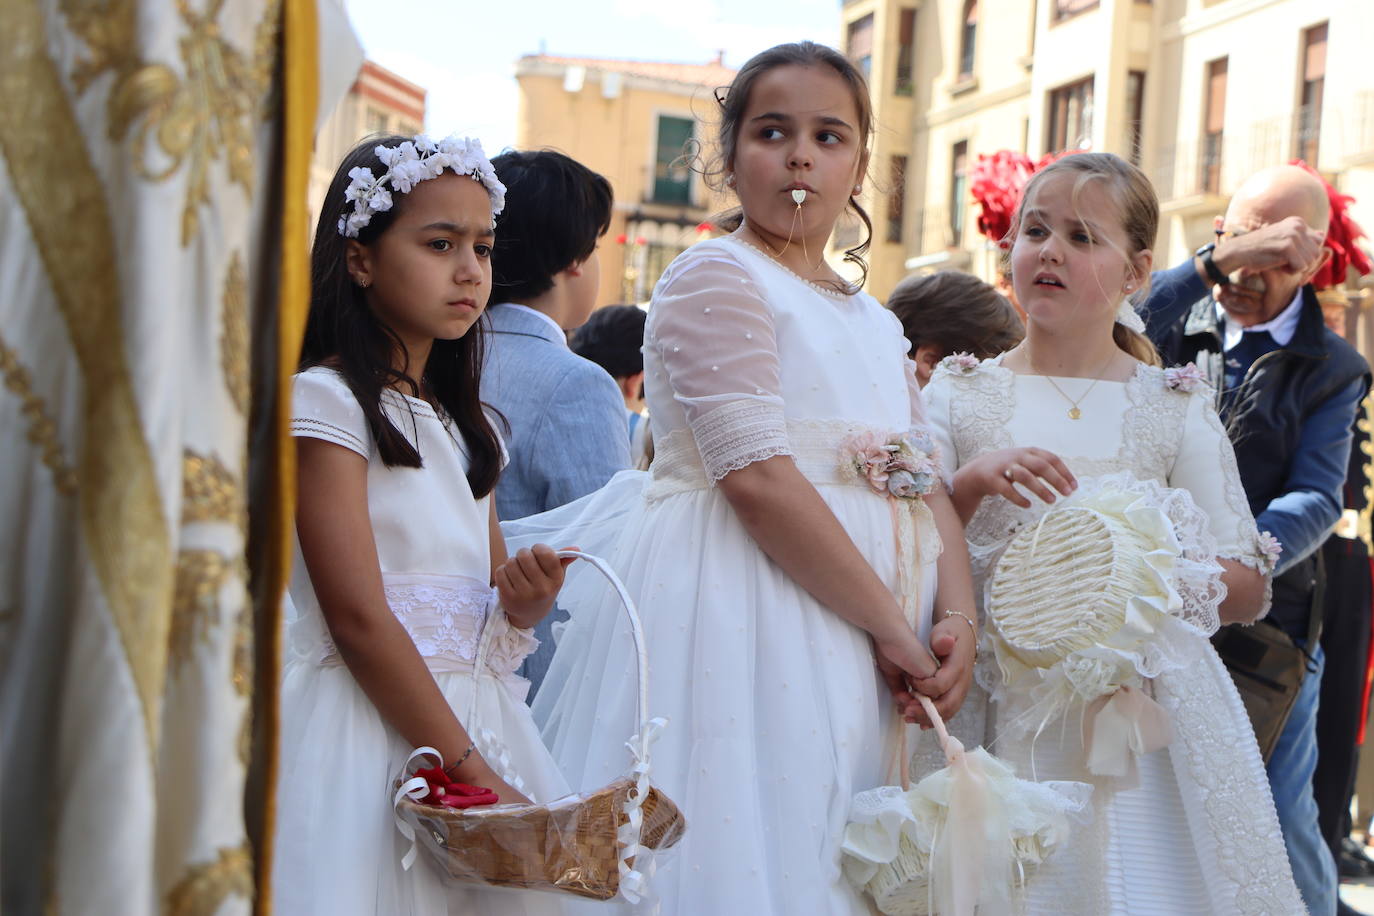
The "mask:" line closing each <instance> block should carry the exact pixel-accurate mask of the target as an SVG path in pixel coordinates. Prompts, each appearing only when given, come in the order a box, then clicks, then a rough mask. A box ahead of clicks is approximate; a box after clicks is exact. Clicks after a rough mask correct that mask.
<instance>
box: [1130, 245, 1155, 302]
mask: <svg viewBox="0 0 1374 916" xmlns="http://www.w3.org/2000/svg"><path fill="white" fill-rule="evenodd" d="M1154 263H1155V253H1154V252H1153V251H1151V250H1150V249H1148V248H1146V249H1145V250H1143V251H1138V252H1136V255H1135V257H1134V258H1131V267H1132V271H1131V276H1130V277H1128V278H1127V281H1128V282H1129V283H1130V284H1131V289H1130V290H1129V291H1130V292H1135V291H1136V290H1138V289H1140V287H1141V286H1142V285H1143V284H1144V283H1145V281H1146V279H1148V278H1149V276H1150V270H1151V269H1152V268H1153V267H1154Z"/></svg>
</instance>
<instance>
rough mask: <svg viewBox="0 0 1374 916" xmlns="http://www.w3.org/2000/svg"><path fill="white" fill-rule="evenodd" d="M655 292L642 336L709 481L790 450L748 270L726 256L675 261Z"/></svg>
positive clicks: (765, 316) (769, 335)
mask: <svg viewBox="0 0 1374 916" xmlns="http://www.w3.org/2000/svg"><path fill="white" fill-rule="evenodd" d="M672 270H673V274H672V275H671V276H670V277H668V278H667V280H666V281H665V282H664V283H663V285H662V286H661V287H660V288H659V290H658V291H657V292H656V293H655V294H654V304H653V308H652V309H650V311H649V323H648V327H647V329H646V334H645V336H646V339H647V341H648V342H649V344H650V346H652V347H654V348H655V350H656V352H657V353H658V355H659V358H660V360H661V361H662V363H663V368H664V371H665V373H666V375H667V382H668V385H669V386H670V388H671V390H672V392H673V398H674V399H675V400H676V401H677V402H678V403H679V404H681V405H682V409H683V412H684V413H685V415H686V418H687V425H688V426H689V427H690V428H691V430H692V436H693V438H694V439H695V440H696V445H697V450H698V451H699V452H700V453H701V460H702V464H703V465H704V466H705V468H706V474H707V477H708V478H709V479H710V480H711V481H712V482H715V481H717V480H720V479H721V478H722V477H724V476H725V475H726V474H728V473H730V472H731V471H735V470H739V469H740V468H742V467H745V466H747V465H749V464H753V463H754V462H756V461H762V460H764V459H765V458H771V457H774V456H776V455H790V454H792V450H791V447H790V446H789V444H788V441H787V426H786V421H785V419H784V415H783V401H782V397H781V394H780V391H781V381H780V371H779V365H778V348H777V340H776V337H775V335H774V330H773V315H772V312H771V310H770V309H769V308H768V305H767V303H765V302H764V301H763V297H762V295H761V293H760V292H759V290H758V288H757V287H756V286H755V284H754V281H753V279H752V278H751V277H750V276H749V274H748V272H747V271H745V269H744V268H743V267H742V266H740V265H739V264H738V263H737V262H735V261H733V260H731V259H730V258H728V257H726V256H712V255H707V256H703V257H699V258H696V259H693V260H690V261H687V262H686V263H679V264H677V265H675V266H674V267H673V268H672Z"/></svg>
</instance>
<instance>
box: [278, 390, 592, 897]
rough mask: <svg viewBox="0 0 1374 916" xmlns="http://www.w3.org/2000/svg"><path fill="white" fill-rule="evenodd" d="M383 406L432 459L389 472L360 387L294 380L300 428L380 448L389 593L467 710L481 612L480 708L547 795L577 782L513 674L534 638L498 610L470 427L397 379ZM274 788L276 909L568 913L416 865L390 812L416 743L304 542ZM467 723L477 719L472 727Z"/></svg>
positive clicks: (378, 525) (444, 684) (371, 454)
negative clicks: (369, 670) (336, 610)
mask: <svg viewBox="0 0 1374 916" xmlns="http://www.w3.org/2000/svg"><path fill="white" fill-rule="evenodd" d="M382 409H383V410H384V411H385V413H386V415H387V416H388V417H389V418H390V419H391V421H392V423H394V424H395V425H396V427H397V428H398V429H400V430H401V431H402V432H403V433H405V434H406V436H407V437H408V438H409V439H410V441H411V442H412V444H414V445H415V446H416V448H417V449H418V450H419V452H420V456H421V458H422V459H423V461H424V466H423V467H421V468H388V467H386V465H384V464H383V463H382V461H381V458H380V457H379V456H378V455H377V450H376V446H375V445H374V444H373V442H372V437H371V433H370V431H369V429H368V426H367V422H366V420H365V419H364V416H363V412H362V408H361V407H359V406H358V402H357V400H356V399H355V398H354V397H353V394H352V392H351V391H350V390H349V388H348V386H347V385H346V384H345V383H344V382H343V380H342V378H341V377H340V376H339V375H338V374H337V373H335V372H333V371H331V370H328V369H323V368H316V369H310V370H307V371H306V372H304V373H302V374H300V375H298V376H296V378H295V381H294V390H293V406H292V414H291V432H292V434H293V435H295V436H304V437H309V438H315V439H323V440H325V441H326V442H332V443H335V444H337V445H341V446H343V447H344V448H348V449H351V450H353V451H355V452H357V453H358V454H360V455H363V456H364V457H366V458H367V459H368V469H367V499H368V510H369V514H370V515H371V519H372V530H373V534H374V536H375V538H376V544H377V558H378V560H379V561H380V563H381V569H382V581H383V586H384V588H385V591H386V599H387V602H388V604H390V606H391V610H392V612H393V613H395V615H396V617H397V618H398V619H399V620H400V621H401V623H402V624H404V626H405V628H406V630H407V632H409V634H410V636H411V639H413V640H414V642H415V646H416V648H417V649H419V650H420V654H421V655H422V656H423V657H424V659H425V663H426V664H427V665H428V666H429V670H430V672H431V673H432V674H433V675H434V679H435V681H436V682H437V683H438V685H439V689H440V690H441V691H442V692H443V694H444V697H445V698H446V699H447V700H448V702H449V705H450V706H451V707H452V708H453V709H454V711H455V712H456V713H457V714H458V716H459V717H460V718H462V717H465V716H466V715H467V712H468V708H469V702H470V700H471V697H472V690H473V675H472V665H473V659H474V657H475V655H476V650H477V639H478V636H479V635H480V633H481V627H482V623H483V621H484V620H485V619H486V617H487V615H488V614H490V613H494V614H495V615H496V616H495V617H494V618H493V619H492V621H491V625H492V626H495V627H499V628H500V630H499V632H498V634H497V638H496V639H495V641H494V649H493V651H492V653H491V655H490V657H489V660H488V664H487V665H486V666H485V669H484V670H483V672H482V677H481V679H480V681H479V688H478V691H479V692H478V716H479V718H480V720H481V723H480V724H481V725H482V726H484V727H486V728H489V729H491V731H492V732H494V733H495V734H496V735H498V736H499V737H500V739H501V741H502V743H504V745H505V746H506V748H507V750H508V752H509V754H510V757H511V761H512V763H513V765H514V769H515V771H516V772H517V773H518V774H519V776H520V778H521V779H522V780H523V781H524V782H525V784H526V786H527V788H528V794H530V795H531V796H532V797H533V798H535V799H536V800H539V801H547V800H549V799H552V798H556V797H558V796H560V795H563V794H566V793H567V786H566V783H565V782H564V780H563V778H562V776H561V775H560V774H559V772H558V770H557V768H556V766H555V765H554V763H553V761H552V759H551V758H550V757H549V755H548V752H547V751H546V750H545V748H544V746H543V744H542V743H541V741H540V740H539V733H538V730H537V729H536V728H535V727H534V722H533V720H532V719H531V718H530V715H529V711H528V708H527V707H526V706H525V703H524V699H525V694H526V692H527V690H528V687H529V684H528V682H527V681H525V680H524V679H523V678H521V677H519V676H518V675H516V674H515V669H516V668H517V667H518V666H519V665H520V663H521V661H522V660H523V659H524V657H525V655H527V654H528V653H529V652H530V651H531V649H533V648H534V646H535V645H537V643H536V642H535V640H534V637H533V636H532V635H530V633H529V631H527V630H517V629H515V628H513V627H511V626H510V625H509V623H508V622H507V621H506V617H505V614H504V613H502V612H501V611H500V610H499V609H497V608H496V605H495V603H494V597H493V592H492V589H491V588H490V586H489V585H488V584H487V583H488V580H489V579H490V576H491V559H490V538H489V535H488V524H489V522H488V513H489V512H490V507H489V505H488V500H489V499H490V497H489V496H488V497H483V498H482V499H480V500H475V499H473V497H472V491H471V490H470V489H469V488H468V484H467V477H466V473H467V465H468V461H467V457H466V455H465V454H464V451H463V448H462V446H461V445H459V444H458V443H459V440H458V438H457V437H456V436H457V434H456V432H455V431H454V430H452V428H451V427H450V426H449V424H448V423H447V422H445V421H444V420H442V419H441V418H440V417H439V416H438V415H437V414H436V413H435V412H434V410H433V409H432V408H431V407H430V405H429V404H428V403H427V402H425V401H422V400H418V399H415V398H409V397H405V396H403V395H401V394H398V393H396V392H394V391H384V392H383V399H382ZM286 623H287V627H288V634H287V648H286V653H285V655H286V662H285V666H284V675H283V682H282V696H281V715H282V720H281V765H280V775H279V782H278V788H277V833H276V857H275V870H274V875H273V891H274V894H273V896H274V902H275V904H276V912H278V913H291V914H293V916H295V914H321V916H323V914H328V916H339V914H358V916H372V914H376V916H433V914H436V913H452V914H459V913H462V914H490V916H497V914H503V916H504V914H516V916H519V914H522V913H527V914H534V913H541V914H542V913H557V912H561V908H560V907H561V903H560V901H559V899H558V898H556V897H553V896H549V895H535V894H532V893H529V892H526V893H514V894H513V893H512V892H502V891H496V892H485V891H478V892H471V893H470V892H466V891H462V890H455V889H452V888H446V887H444V886H443V885H442V884H441V883H440V882H439V879H438V878H437V876H436V875H437V872H434V871H432V870H431V869H430V867H429V863H427V862H425V861H416V862H415V864H414V865H413V866H412V867H411V868H410V869H409V870H408V871H407V870H404V869H402V867H401V864H400V863H401V857H402V855H404V853H405V852H406V850H407V849H408V848H409V844H408V843H404V842H403V841H402V839H401V836H400V834H399V832H398V831H397V829H396V826H395V823H394V821H393V820H392V814H391V791H390V789H391V784H392V781H393V780H394V779H395V777H396V775H397V774H398V773H399V771H400V769H401V767H402V765H403V764H404V762H405V760H406V757H407V756H408V755H409V753H410V751H411V748H410V746H409V745H407V744H406V743H405V741H404V740H403V739H402V738H401V737H400V736H399V735H398V734H397V733H396V732H395V731H394V730H392V729H391V727H390V726H388V725H387V724H386V723H385V722H383V721H382V718H381V716H380V715H379V714H378V713H377V710H376V707H374V706H373V705H372V703H371V701H369V700H368V698H367V695H366V694H364V693H363V690H362V688H361V687H359V686H358V683H357V681H355V680H354V679H353V676H352V675H351V674H350V673H349V670H348V668H347V667H345V666H344V664H343V661H342V660H341V659H340V658H339V654H338V652H337V651H336V649H335V647H334V644H333V642H332V641H331V640H330V638H329V631H328V629H327V628H326V626H325V623H324V618H323V616H322V615H321V613H320V607H319V602H318V601H317V600H316V598H315V591H314V589H313V588H312V586H311V583H310V577H309V574H308V573H307V571H306V569H305V565H304V562H303V560H302V558H301V553H300V547H299V544H298V545H297V546H296V550H295V565H294V567H293V569H292V575H291V585H290V590H289V601H288V605H287V620H286ZM465 724H466V723H465Z"/></svg>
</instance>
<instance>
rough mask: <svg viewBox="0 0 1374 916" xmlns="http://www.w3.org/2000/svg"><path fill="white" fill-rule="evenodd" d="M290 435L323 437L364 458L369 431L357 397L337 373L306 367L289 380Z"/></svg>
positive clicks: (365, 456)
mask: <svg viewBox="0 0 1374 916" xmlns="http://www.w3.org/2000/svg"><path fill="white" fill-rule="evenodd" d="M290 425H291V435H293V436H301V437H303V438H307V439H323V440H324V441H326V442H332V443H334V444H335V445H342V446H343V447H344V448H346V449H348V450H350V451H354V452H357V453H358V454H359V455H362V456H363V457H364V458H367V457H368V453H369V452H370V451H371V448H372V433H371V431H370V430H369V429H368V428H367V417H366V416H365V415H364V414H363V409H362V407H360V406H359V405H358V399H357V398H355V397H354V396H353V392H352V390H350V389H349V387H348V385H347V384H346V383H345V382H344V380H343V379H342V378H340V377H339V375H338V373H336V372H334V371H332V370H329V369H321V368H315V369H307V370H306V371H305V372H302V373H300V374H299V375H297V376H296V377H295V378H293V379H292V380H291V424H290Z"/></svg>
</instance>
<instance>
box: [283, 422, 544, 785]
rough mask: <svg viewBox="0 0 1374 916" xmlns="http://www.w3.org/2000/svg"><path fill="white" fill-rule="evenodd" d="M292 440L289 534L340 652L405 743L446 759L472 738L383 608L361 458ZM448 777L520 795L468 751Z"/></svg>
mask: <svg viewBox="0 0 1374 916" xmlns="http://www.w3.org/2000/svg"><path fill="white" fill-rule="evenodd" d="M296 442H297V468H298V473H297V509H296V531H297V534H298V536H299V538H300V545H301V554H302V556H303V557H304V559H305V566H306V569H307V570H308V571H309V573H310V582H311V585H313V586H314V589H315V595H316V597H317V598H318V600H319V602H320V610H321V611H322V613H323V614H324V619H325V623H326V624H327V625H328V626H329V633H330V636H331V637H332V638H333V640H334V645H335V647H337V649H338V650H339V656H340V658H342V659H343V662H344V664H345V665H347V666H348V670H349V673H350V674H352V675H353V679H354V680H356V681H357V682H358V686H360V687H361V688H362V689H363V692H364V693H365V694H367V698H368V699H369V700H370V701H371V702H372V705H373V706H375V707H376V708H377V712H378V713H379V714H380V715H381V717H382V719H384V720H385V721H386V722H387V724H388V725H390V726H391V727H392V728H394V729H395V730H396V731H397V732H398V733H399V734H400V735H401V737H402V738H403V739H404V740H405V741H406V743H408V744H409V745H410V746H411V747H421V746H425V745H428V746H430V747H433V748H435V749H436V750H438V751H439V753H440V754H442V755H443V758H444V761H445V762H446V763H450V764H451V763H452V762H453V761H455V760H458V759H459V758H460V757H461V756H462V755H463V754H464V752H465V751H466V750H467V749H468V747H469V746H471V744H472V741H471V739H470V738H469V736H468V733H467V731H466V730H465V729H464V728H463V726H462V724H461V723H459V721H458V718H457V716H455V715H454V712H453V710H452V709H451V708H450V707H449V705H448V702H447V701H446V700H445V699H444V695H443V694H442V693H441V692H440V691H439V685H438V684H436V683H435V681H434V677H433V675H431V674H430V672H429V669H428V668H427V667H426V666H425V661H424V659H423V658H422V657H421V655H420V653H419V651H418V650H417V649H416V648H415V643H414V642H412V641H411V639H410V634H408V633H407V632H406V630H405V627H403V626H402V625H401V622H400V621H399V620H397V619H396V616H395V615H394V614H393V613H392V612H391V608H390V607H389V606H388V605H387V601H386V595H385V593H384V591H383V589H382V573H381V566H380V564H379V563H378V561H377V544H376V540H375V538H374V536H373V533H372V521H371V517H370V516H369V514H368V506H367V459H365V458H363V457H362V456H361V455H359V454H357V453H355V452H352V451H350V450H348V449H346V448H343V447H341V446H338V445H334V444H332V443H329V442H325V441H322V440H319V439H310V438H298V439H297V440H296ZM456 776H457V778H458V779H460V780H461V781H463V782H468V783H473V784H476V785H482V786H488V787H491V788H494V789H495V790H496V791H497V793H498V794H499V795H500V796H501V797H502V799H504V800H511V801H523V800H524V798H523V796H520V795H519V793H516V792H515V790H514V789H511V788H510V787H509V786H507V785H506V783H505V782H504V781H503V780H502V779H500V777H498V776H497V775H496V773H495V772H494V771H492V769H491V768H490V767H489V766H487V763H486V761H485V760H483V759H482V755H481V754H480V753H478V752H476V751H474V752H473V753H472V754H470V755H469V756H468V758H467V760H465V761H464V762H463V764H462V765H461V766H460V767H458V769H457V771H456Z"/></svg>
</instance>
